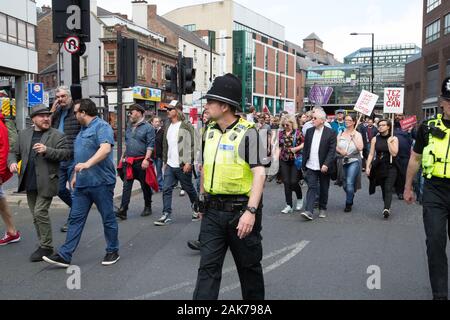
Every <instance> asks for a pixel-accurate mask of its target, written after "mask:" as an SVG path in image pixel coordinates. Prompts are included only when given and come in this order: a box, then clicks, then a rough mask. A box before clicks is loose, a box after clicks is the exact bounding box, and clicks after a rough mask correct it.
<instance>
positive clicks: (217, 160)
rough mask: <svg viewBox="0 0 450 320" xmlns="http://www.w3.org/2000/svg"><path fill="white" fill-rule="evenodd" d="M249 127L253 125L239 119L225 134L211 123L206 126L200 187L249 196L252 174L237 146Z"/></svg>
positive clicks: (219, 192) (217, 191) (221, 193)
mask: <svg viewBox="0 0 450 320" xmlns="http://www.w3.org/2000/svg"><path fill="white" fill-rule="evenodd" d="M253 127H254V124H252V123H250V122H248V121H246V120H243V119H240V120H239V122H238V123H237V124H236V125H235V126H234V127H233V128H232V129H231V130H227V131H226V132H225V133H223V132H222V131H221V130H218V129H217V128H214V124H211V125H209V126H208V128H207V131H206V135H205V147H204V152H203V170H204V176H203V177H204V179H203V180H204V181H203V187H204V189H205V191H206V192H207V193H209V194H212V195H247V196H249V195H250V191H251V188H252V183H253V173H252V171H251V168H250V165H249V164H248V163H247V162H246V161H245V160H244V159H242V158H241V157H240V155H239V145H240V143H241V141H242V139H244V137H245V134H246V132H247V131H248V130H249V129H250V128H253Z"/></svg>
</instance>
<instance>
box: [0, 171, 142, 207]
mask: <svg viewBox="0 0 450 320" xmlns="http://www.w3.org/2000/svg"><path fill="white" fill-rule="evenodd" d="M14 180H17V178H15V179H14ZM14 180H13V181H11V182H9V181H8V183H7V184H5V185H4V191H5V193H6V200H7V202H8V204H9V205H10V206H12V207H23V208H28V202H27V195H26V193H25V192H21V193H17V181H14ZM122 191H123V181H122V180H120V178H119V177H117V182H116V187H115V188H114V202H115V203H116V204H117V203H119V204H118V205H119V206H120V201H121V200H122ZM139 192H141V186H140V184H139V182H137V181H136V182H135V183H134V184H133V189H132V191H131V195H132V196H133V195H136V194H137V193H139ZM50 208H51V209H61V208H68V206H67V205H66V204H65V203H64V202H63V201H62V200H61V199H60V198H59V197H54V198H53V201H52V205H51V207H50Z"/></svg>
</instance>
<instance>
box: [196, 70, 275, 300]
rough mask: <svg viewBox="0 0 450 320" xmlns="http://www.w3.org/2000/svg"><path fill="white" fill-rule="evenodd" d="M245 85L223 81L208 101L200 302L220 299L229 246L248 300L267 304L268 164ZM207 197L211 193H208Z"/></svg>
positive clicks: (229, 78) (230, 77)
mask: <svg viewBox="0 0 450 320" xmlns="http://www.w3.org/2000/svg"><path fill="white" fill-rule="evenodd" d="M241 93H242V83H241V81H240V80H239V79H238V78H237V77H235V76H234V75H232V74H226V75H225V76H222V77H217V78H216V79H215V81H214V83H213V85H212V87H211V89H210V90H209V91H208V93H207V94H206V96H205V97H204V98H205V99H207V104H206V106H205V109H206V110H207V112H208V114H209V115H210V117H211V121H212V122H211V123H210V124H209V125H208V127H207V129H206V133H205V135H204V141H203V171H202V176H201V179H202V180H201V181H202V183H201V186H200V192H201V195H200V199H199V200H200V202H199V203H200V212H202V213H204V214H203V215H202V216H203V219H202V224H201V229H200V242H201V248H200V254H201V260H200V267H199V270H198V278H197V284H196V288H195V291H194V296H193V298H194V300H217V299H218V295H219V289H220V282H221V278H222V266H223V261H224V259H225V255H226V252H227V249H228V247H230V250H231V252H232V254H233V257H234V261H235V263H236V267H237V271H238V274H239V279H240V281H241V289H242V296H243V298H244V299H245V300H262V299H264V278H263V272H262V267H261V259H262V245H261V239H262V238H261V234H260V232H261V216H262V194H263V189H264V181H265V168H264V164H263V162H264V161H266V159H264V158H263V157H259V155H260V154H261V155H265V154H267V152H264V150H263V149H264V145H263V144H261V143H260V139H259V137H258V133H257V131H256V129H255V125H254V123H250V122H248V121H246V120H243V119H241V118H240V117H238V116H237V115H236V111H242V110H241V108H240V100H241ZM205 192H206V193H205Z"/></svg>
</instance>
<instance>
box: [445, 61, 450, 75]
mask: <svg viewBox="0 0 450 320" xmlns="http://www.w3.org/2000/svg"><path fill="white" fill-rule="evenodd" d="M445 71H446V73H447V77H450V60H448V61H447V68H445Z"/></svg>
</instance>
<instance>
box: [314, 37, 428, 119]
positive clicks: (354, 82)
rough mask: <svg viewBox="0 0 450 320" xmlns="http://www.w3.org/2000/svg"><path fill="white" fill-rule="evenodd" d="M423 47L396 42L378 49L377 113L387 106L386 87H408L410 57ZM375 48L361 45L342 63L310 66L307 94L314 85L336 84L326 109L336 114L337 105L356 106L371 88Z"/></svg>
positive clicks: (375, 76)
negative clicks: (407, 72)
mask: <svg viewBox="0 0 450 320" xmlns="http://www.w3.org/2000/svg"><path fill="white" fill-rule="evenodd" d="M420 52H421V49H420V48H419V47H418V46H416V45H414V44H392V45H382V46H376V47H375V48H374V71H375V72H374V93H375V94H377V95H379V96H380V99H379V100H378V103H377V105H376V107H375V108H376V112H377V113H380V111H381V112H382V109H383V103H384V101H383V99H384V88H389V87H397V88H399V87H400V88H402V87H404V86H405V65H406V62H407V60H408V59H409V58H410V57H411V56H414V55H416V54H418V53H420ZM371 60H372V48H361V49H359V50H358V51H356V52H354V53H352V54H350V55H348V56H347V57H345V58H344V64H343V65H338V66H323V67H312V68H309V69H308V74H307V80H306V96H308V93H309V91H310V89H311V87H312V86H313V85H314V84H317V85H319V86H331V87H333V94H332V96H331V98H330V100H329V101H328V103H327V104H326V105H324V108H325V109H326V111H327V113H329V114H332V113H334V110H336V109H337V108H345V109H353V107H354V105H355V103H356V101H357V100H358V97H359V94H360V92H361V91H362V90H367V91H371V87H372V86H371V81H372V63H371Z"/></svg>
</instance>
